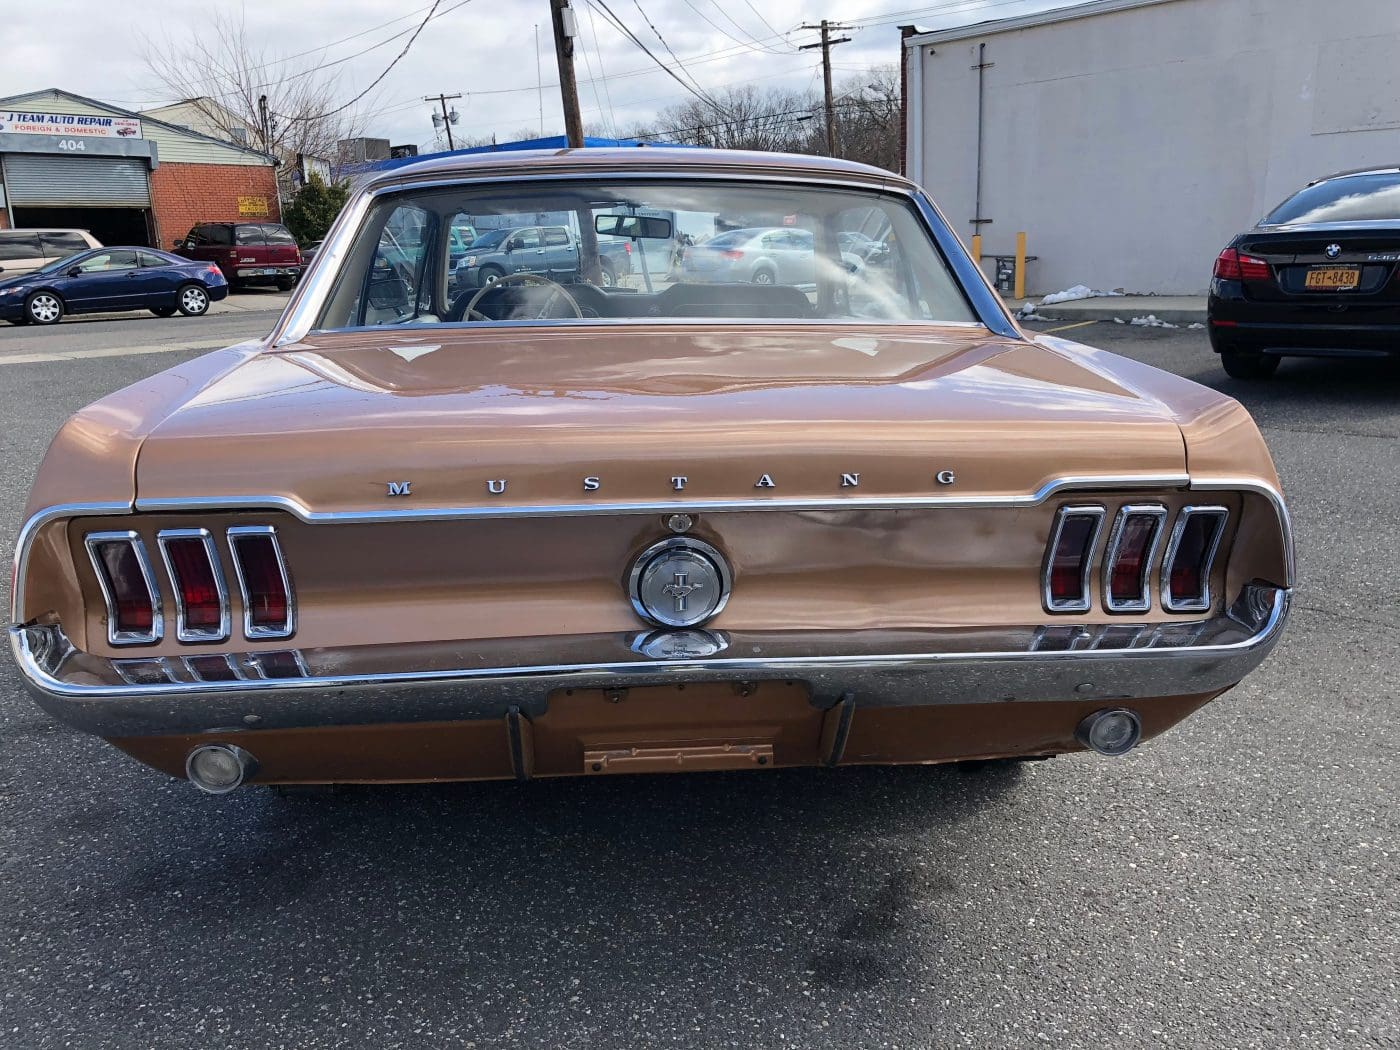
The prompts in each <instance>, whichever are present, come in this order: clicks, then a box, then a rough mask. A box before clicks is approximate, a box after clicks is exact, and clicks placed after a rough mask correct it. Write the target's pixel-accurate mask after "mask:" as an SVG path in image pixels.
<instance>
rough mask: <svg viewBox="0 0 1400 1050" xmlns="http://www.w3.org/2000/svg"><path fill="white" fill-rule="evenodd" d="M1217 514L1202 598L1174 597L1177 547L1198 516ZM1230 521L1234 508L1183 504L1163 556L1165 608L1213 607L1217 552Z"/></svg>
mask: <svg viewBox="0 0 1400 1050" xmlns="http://www.w3.org/2000/svg"><path fill="white" fill-rule="evenodd" d="M1205 516H1209V517H1213V518H1215V519H1216V525H1215V533H1214V535H1212V536H1211V539H1210V545H1209V546H1208V547H1206V551H1205V557H1204V558H1202V560H1201V596H1200V598H1191V599H1178V598H1174V597H1173V596H1172V565H1173V564H1174V563H1175V561H1176V554H1177V548H1178V547H1179V546H1180V545H1181V536H1182V534H1183V533H1184V532H1185V531H1186V523H1187V522H1188V521H1190V520H1191V519H1192V518H1196V517H1205ZM1229 520H1230V511H1229V510H1228V509H1227V508H1225V507H1217V506H1212V507H1202V506H1188V507H1182V508H1181V510H1180V512H1179V513H1178V514H1177V516H1176V524H1175V525H1173V526H1172V538H1171V542H1169V543H1168V544H1167V554H1166V557H1164V558H1163V559H1162V608H1164V609H1166V610H1168V611H1169V612H1205V611H1206V610H1207V609H1209V608H1210V606H1211V602H1212V601H1213V600H1214V595H1213V594H1212V593H1211V589H1210V574H1211V571H1212V570H1213V569H1214V568H1215V555H1216V552H1217V551H1219V550H1220V541H1221V539H1222V538H1223V537H1224V535H1225V525H1226V523H1228V522H1229Z"/></svg>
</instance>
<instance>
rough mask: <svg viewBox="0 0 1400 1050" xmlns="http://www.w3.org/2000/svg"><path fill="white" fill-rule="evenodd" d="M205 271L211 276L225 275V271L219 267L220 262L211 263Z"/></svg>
mask: <svg viewBox="0 0 1400 1050" xmlns="http://www.w3.org/2000/svg"><path fill="white" fill-rule="evenodd" d="M204 272H205V273H206V274H208V275H209V276H210V277H223V275H224V271H223V270H221V269H219V264H218V263H210V264H209V269H207V270H205V271H204Z"/></svg>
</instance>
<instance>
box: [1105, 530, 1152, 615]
mask: <svg viewBox="0 0 1400 1050" xmlns="http://www.w3.org/2000/svg"><path fill="white" fill-rule="evenodd" d="M1166 520H1167V510H1166V508H1165V507H1161V506H1157V505H1156V504H1145V505H1138V506H1127V507H1124V508H1123V509H1122V510H1120V511H1119V512H1118V517H1117V519H1116V520H1115V521H1114V523H1113V532H1112V533H1110V535H1109V538H1108V554H1107V556H1106V558H1105V561H1104V604H1105V605H1106V606H1107V607H1108V609H1109V611H1110V612H1146V611H1147V610H1148V609H1149V608H1151V606H1152V597H1151V592H1150V589H1149V587H1148V577H1149V575H1150V574H1151V572H1152V561H1153V558H1154V557H1155V556H1156V554H1157V545H1158V543H1159V542H1160V541H1161V538H1162V528H1163V525H1164V524H1165V523H1166Z"/></svg>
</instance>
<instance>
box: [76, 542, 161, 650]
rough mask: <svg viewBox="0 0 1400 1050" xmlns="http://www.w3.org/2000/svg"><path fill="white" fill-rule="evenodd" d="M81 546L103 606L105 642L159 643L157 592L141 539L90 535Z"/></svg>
mask: <svg viewBox="0 0 1400 1050" xmlns="http://www.w3.org/2000/svg"><path fill="white" fill-rule="evenodd" d="M84 543H85V545H86V546H87V550H88V557H89V558H90V559H91V561H92V567H93V571H94V572H96V573H97V583H98V586H99V587H101V588H102V597H103V600H104V601H105V602H106V604H107V640H108V641H109V642H110V643H111V644H112V645H143V644H144V645H149V644H151V643H153V642H158V641H160V639H161V635H162V634H163V632H164V622H163V620H162V617H161V609H160V592H159V591H158V590H157V589H156V585H155V579H154V578H153V577H152V576H151V563H150V560H149V559H148V558H147V557H146V546H145V544H144V543H142V542H141V537H140V536H138V535H137V534H136V533H134V532H93V533H89V534H88V535H87V536H86V537H85V539H84Z"/></svg>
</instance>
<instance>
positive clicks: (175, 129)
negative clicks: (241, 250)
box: [0, 88, 282, 248]
mask: <svg viewBox="0 0 1400 1050" xmlns="http://www.w3.org/2000/svg"><path fill="white" fill-rule="evenodd" d="M281 217H282V209H281V202H280V201H279V199H278V190H277V166H276V161H275V159H274V158H272V157H270V156H268V155H266V154H264V153H260V152H258V151H257V150H253V149H249V148H247V147H246V146H240V145H237V144H236V143H232V142H224V141H222V140H220V139H218V138H214V137H212V136H210V135H206V134H203V133H202V132H198V131H195V130H192V129H190V128H186V127H180V126H178V125H176V124H170V123H167V122H165V121H163V120H159V119H156V118H152V117H151V116H150V115H148V114H140V113H134V112H131V111H130V110H125V109H121V108H119V107H117V106H111V105H108V104H107V103H105V102H97V101H95V100H93V99H90V98H84V97H83V96H81V95H75V94H72V93H71V92H67V91H60V90H58V89H56V88H50V89H48V90H45V91H35V92H31V93H29V94H26V95H14V96H11V97H9V98H0V227H5V226H12V227H24V226H59V227H77V228H79V229H86V230H90V231H91V232H92V233H93V235H94V236H96V237H97V239H98V240H100V241H102V242H103V243H104V244H143V245H153V246H158V247H165V248H169V247H170V245H171V243H172V242H173V241H175V240H176V239H178V238H182V237H184V236H185V234H186V233H188V232H189V230H190V227H192V226H193V225H195V223H197V222H209V221H217V220H231V219H249V220H256V219H267V220H269V221H272V222H280V221H281Z"/></svg>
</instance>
